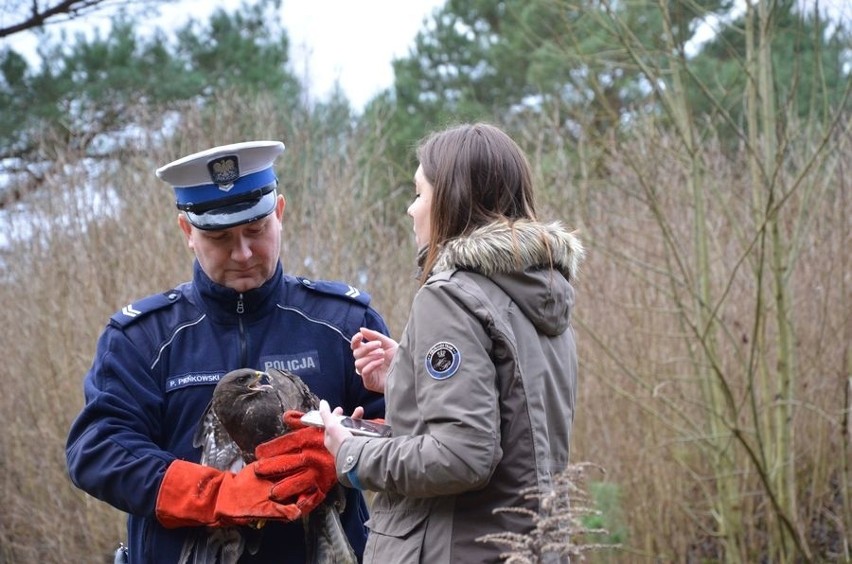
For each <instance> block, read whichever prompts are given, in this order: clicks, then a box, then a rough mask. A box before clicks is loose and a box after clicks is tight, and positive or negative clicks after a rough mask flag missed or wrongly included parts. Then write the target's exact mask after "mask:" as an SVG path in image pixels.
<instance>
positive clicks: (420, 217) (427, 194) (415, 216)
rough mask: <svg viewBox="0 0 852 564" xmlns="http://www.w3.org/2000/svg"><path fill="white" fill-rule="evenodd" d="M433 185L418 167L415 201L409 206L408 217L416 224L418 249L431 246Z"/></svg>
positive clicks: (415, 175)
mask: <svg viewBox="0 0 852 564" xmlns="http://www.w3.org/2000/svg"><path fill="white" fill-rule="evenodd" d="M433 190H434V189H433V188H432V185H431V184H430V183H429V181H428V180H426V176H425V175H424V174H423V167H422V166H418V167H417V172H415V173H414V201H413V202H411V205H410V206H408V215H410V216H411V219H412V220H413V223H414V240H415V241H416V243H417V248H418V249H422V248H423V247H425V246H426V245H428V244H429V237H431V236H432V226H431V224H430V223H429V222H430V215H431V213H432V192H433Z"/></svg>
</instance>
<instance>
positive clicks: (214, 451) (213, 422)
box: [192, 403, 245, 472]
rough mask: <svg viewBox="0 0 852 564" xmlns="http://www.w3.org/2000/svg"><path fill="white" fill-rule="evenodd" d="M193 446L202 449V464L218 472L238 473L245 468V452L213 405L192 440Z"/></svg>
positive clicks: (205, 413)
mask: <svg viewBox="0 0 852 564" xmlns="http://www.w3.org/2000/svg"><path fill="white" fill-rule="evenodd" d="M192 444H193V446H196V447H201V461H200V462H201V464H202V465H204V466H210V467H211V468H216V469H217V470H230V471H231V472H237V471H238V470H239V469H240V468H242V467H243V466H245V462H243V452H242V451H241V450H240V447H238V446H237V443H235V442H234V441H233V440H232V439H231V437H230V436H229V435H228V433H227V432H226V431H225V427H224V426H223V425H222V422H221V421H219V418H218V417H216V414H215V413H214V412H213V408H212V403H211V404H208V405H207V408H206V409H205V410H204V415H202V416H201V421H200V422H199V424H198V429H197V430H196V431H195V436H194V437H193V439H192Z"/></svg>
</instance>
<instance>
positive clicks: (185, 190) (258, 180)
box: [175, 167, 277, 207]
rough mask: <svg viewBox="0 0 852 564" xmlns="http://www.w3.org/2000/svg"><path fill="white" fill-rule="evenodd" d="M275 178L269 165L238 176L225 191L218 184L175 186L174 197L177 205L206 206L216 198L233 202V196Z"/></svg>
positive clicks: (265, 183)
mask: <svg viewBox="0 0 852 564" xmlns="http://www.w3.org/2000/svg"><path fill="white" fill-rule="evenodd" d="M276 180H277V178H276V177H275V172H274V171H273V170H272V167H269V168H267V169H264V170H261V171H258V172H253V173H252V174H247V175H245V176H242V177H240V178H238V179H237V180H236V181H235V182H234V184H233V185H232V187H231V188H230V189H228V190H227V191H225V190H223V189H222V188H220V187H219V185H218V184H200V185H198V186H175V199H176V203H177V205H178V206H179V207H180V206H191V205H193V204H196V205H205V206H207V205H209V204H210V203H211V202H215V201H216V200H228V201H230V202H233V201H234V200H235V196H239V195H240V194H250V193H251V192H252V191H254V190H256V189H258V188H263V187H265V186H268V185H270V184H272V183H274V182H275V181H276Z"/></svg>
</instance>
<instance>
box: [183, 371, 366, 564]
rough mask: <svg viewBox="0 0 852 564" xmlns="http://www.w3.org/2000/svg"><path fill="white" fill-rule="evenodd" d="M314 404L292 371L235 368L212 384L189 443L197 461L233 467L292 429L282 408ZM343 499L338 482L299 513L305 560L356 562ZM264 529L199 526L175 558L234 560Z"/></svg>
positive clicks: (225, 563)
mask: <svg viewBox="0 0 852 564" xmlns="http://www.w3.org/2000/svg"><path fill="white" fill-rule="evenodd" d="M318 406H319V398H318V397H317V396H316V395H315V394H314V393H313V392H311V390H310V389H309V388H308V386H307V385H306V384H305V383H304V382H303V381H302V380H301V378H299V377H298V376H296V375H295V374H293V373H291V372H285V371H282V370H277V369H274V368H272V369H270V370H269V371H268V372H261V371H258V370H253V369H250V368H241V369H238V370H233V371H231V372H228V373H227V374H225V376H223V377H222V379H221V380H220V381H219V383H218V384H217V385H216V389H215V390H214V391H213V398H212V399H211V400H210V404H209V405H208V406H207V409H206V410H205V411H204V415H203V416H202V418H201V422H200V424H199V427H198V431H197V432H196V434H195V437H194V439H193V444H194V445H195V446H197V447H201V449H202V451H201V464H203V465H205V466H211V467H213V468H217V469H219V470H229V471H231V472H237V471H239V470H240V469H241V468H242V467H243V466H245V465H246V464H249V463H251V462H254V460H255V456H254V451H255V447H257V445H259V444H261V443H264V442H266V441H269V440H271V439H273V438H275V437H277V436H280V435H283V434H285V433H287V432H289V431H290V429H289V428H287V426H286V425H285V424H284V420H283V418H282V416H283V415H284V412H285V411H287V410H297V411H302V412H307V411H309V410H311V409H317V408H318ZM344 505H345V494H344V490H343V486H342V485H339V484H338V485H337V486H335V487H334V488H333V489H332V491H331V492H329V493H328V495H327V496H326V499H325V500H324V501H323V503H322V504H320V506H319V507H317V508H316V509H315V510H314V511H312V512H311V513H310V514H309V515H306V516H303V517H302V525H303V526H304V529H305V543H306V550H307V560H306V562H307V563H309V564H356V563H357V558H356V556H355V552H354V551H353V550H352V547H351V546H350V544H349V540H348V539H347V538H346V534H345V533H344V531H343V526H342V524H341V522H340V512H342V511H343V507H344ZM262 534H263V528H262V524H261V526H260V527H258V528H252V527H216V528H209V529H199V530H198V531H197V533H196V534H195V536H193V537H190V538H189V539H188V540H187V541H186V543H185V544H184V547H183V551H182V553H181V557H180V559H179V560H178V562H179V564H190V563H192V564H234V563H236V562H237V561H238V560H239V558H240V556H241V555H242V554H243V552H244V551H248V552H249V553H250V554H255V553H256V552H257V550H258V547H259V545H260V535H262Z"/></svg>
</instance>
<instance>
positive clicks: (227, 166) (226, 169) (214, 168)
mask: <svg viewBox="0 0 852 564" xmlns="http://www.w3.org/2000/svg"><path fill="white" fill-rule="evenodd" d="M207 171H208V172H209V173H210V180H212V181H213V184H216V185H218V186H219V190H224V191H225V192H227V191H228V190H230V189H231V188H233V187H234V182H236V181H237V179H239V177H240V163H239V160H238V159H237V156H236V155H229V156H227V157H220V158H218V159H215V160H212V161H210V162H209V163H207Z"/></svg>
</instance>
